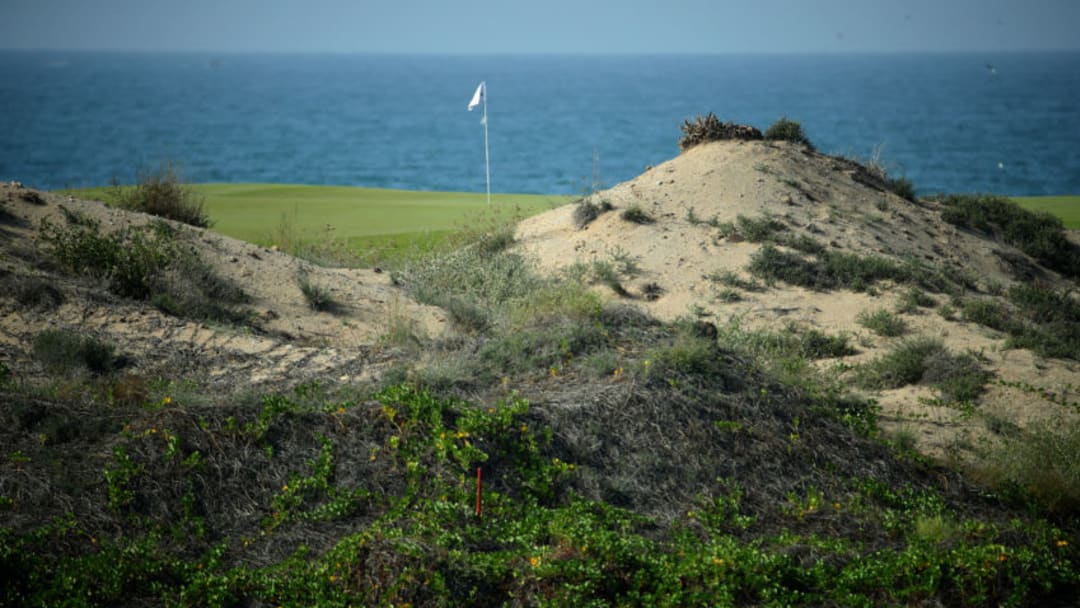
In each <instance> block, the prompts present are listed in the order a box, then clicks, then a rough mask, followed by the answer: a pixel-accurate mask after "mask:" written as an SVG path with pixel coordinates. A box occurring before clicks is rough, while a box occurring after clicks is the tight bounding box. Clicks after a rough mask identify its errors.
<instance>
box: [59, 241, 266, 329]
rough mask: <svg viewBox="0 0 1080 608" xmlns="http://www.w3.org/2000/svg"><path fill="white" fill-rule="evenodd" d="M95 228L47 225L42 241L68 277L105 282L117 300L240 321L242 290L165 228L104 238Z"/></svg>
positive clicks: (186, 314)
mask: <svg viewBox="0 0 1080 608" xmlns="http://www.w3.org/2000/svg"><path fill="white" fill-rule="evenodd" d="M99 230H100V228H99V227H98V226H97V224H93V225H90V226H86V225H69V226H66V227H63V228H61V227H58V226H54V225H53V224H51V223H49V222H48V221H47V220H46V221H43V222H42V225H41V231H40V234H41V238H42V240H43V241H44V242H45V244H46V245H47V247H48V248H49V249H50V252H51V254H52V256H53V258H54V259H55V260H56V261H57V263H58V264H59V265H60V266H61V267H62V268H64V269H65V270H67V271H68V272H70V273H72V274H76V275H85V276H90V277H93V278H98V279H103V280H105V281H106V283H107V286H108V289H109V291H111V292H113V293H115V294H116V295H119V296H123V297H127V298H133V299H137V300H146V301H150V302H151V303H153V304H154V305H155V306H157V307H158V308H160V309H161V310H164V311H165V312H168V313H169V314H173V315H176V316H181V317H188V318H194V319H205V320H220V321H227V322H242V321H245V320H246V319H247V318H248V314H247V312H246V311H243V310H237V309H235V308H233V307H234V306H235V305H239V304H243V303H246V302H247V299H248V298H247V295H246V294H245V293H244V292H243V290H241V289H240V288H239V287H237V286H235V285H234V284H232V283H231V282H230V281H228V280H226V279H224V278H223V277H221V276H220V275H218V274H217V273H216V272H214V270H213V269H212V268H210V267H209V266H208V265H207V264H206V263H205V262H204V261H203V260H202V259H201V258H200V257H199V256H198V254H197V253H196V251H195V250H194V249H192V248H189V247H183V246H181V245H180V242H179V241H178V240H177V233H176V232H175V231H173V230H172V229H171V228H170V227H169V226H168V225H166V224H165V223H163V222H161V223H157V224H153V225H151V226H146V227H128V228H124V229H122V230H119V231H117V232H114V233H111V234H102V233H101V232H100V231H99Z"/></svg>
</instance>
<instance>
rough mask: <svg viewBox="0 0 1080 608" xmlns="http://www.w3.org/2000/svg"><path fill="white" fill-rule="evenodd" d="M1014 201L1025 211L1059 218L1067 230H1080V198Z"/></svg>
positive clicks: (1054, 197)
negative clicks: (1048, 214) (1029, 210)
mask: <svg viewBox="0 0 1080 608" xmlns="http://www.w3.org/2000/svg"><path fill="white" fill-rule="evenodd" d="M1012 199H1013V200H1014V201H1016V202H1017V203H1019V204H1020V206H1021V207H1023V208H1025V209H1031V210H1032V211H1045V212H1047V213H1050V214H1051V215H1056V216H1058V217H1059V218H1061V221H1062V222H1063V223H1064V224H1065V227H1066V228H1071V229H1072V230H1080V196H1014V197H1012Z"/></svg>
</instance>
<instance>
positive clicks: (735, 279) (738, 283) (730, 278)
mask: <svg viewBox="0 0 1080 608" xmlns="http://www.w3.org/2000/svg"><path fill="white" fill-rule="evenodd" d="M705 278H707V279H708V280H710V281H714V282H716V283H719V284H721V285H726V286H727V287H732V288H735V289H742V290H743V291H764V290H765V286H764V285H762V284H761V283H758V282H757V281H754V280H752V279H751V280H747V279H744V278H742V277H740V276H739V274H738V273H736V272H734V271H732V270H718V271H716V272H714V273H712V274H710V275H708V276H706V277H705Z"/></svg>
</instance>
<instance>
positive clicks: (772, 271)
mask: <svg viewBox="0 0 1080 608" xmlns="http://www.w3.org/2000/svg"><path fill="white" fill-rule="evenodd" d="M746 270H747V271H748V272H750V274H752V275H754V276H757V277H760V278H762V279H765V280H766V281H783V282H785V283H790V284H792V285H799V286H801V287H807V288H810V289H816V290H828V289H838V288H846V289H852V290H855V291H865V290H867V289H869V288H870V287H871V286H872V285H873V284H874V283H876V282H877V281H881V280H893V281H898V282H899V281H905V280H912V279H914V278H915V277H913V275H912V274H911V271H910V270H908V269H907V268H906V267H904V266H900V265H898V264H896V263H895V262H892V261H890V260H888V259H886V258H883V257H879V256H872V255H871V256H864V257H860V256H857V255H854V254H850V253H843V252H838V251H823V252H821V253H820V254H819V255H818V256H817V257H816V258H806V257H803V256H802V255H798V254H795V253H790V252H786V251H781V250H779V249H777V248H776V247H774V246H773V245H771V244H766V245H764V246H762V247H761V249H759V250H758V251H756V252H754V254H753V255H752V256H751V258H750V265H749V266H747V267H746Z"/></svg>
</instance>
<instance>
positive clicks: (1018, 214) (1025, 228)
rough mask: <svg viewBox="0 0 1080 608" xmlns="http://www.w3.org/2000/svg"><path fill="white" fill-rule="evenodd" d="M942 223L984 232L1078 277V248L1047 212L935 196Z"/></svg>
mask: <svg viewBox="0 0 1080 608" xmlns="http://www.w3.org/2000/svg"><path fill="white" fill-rule="evenodd" d="M937 200H939V201H940V202H941V203H942V205H943V209H942V211H941V218H942V219H943V220H945V221H946V222H948V223H950V224H953V225H956V226H961V227H965V228H970V229H972V230H977V231H979V232H983V233H987V234H990V235H992V236H994V237H995V238H998V239H1000V240H1002V241H1004V242H1006V243H1008V244H1010V245H1012V246H1014V247H1016V248H1018V249H1020V250H1021V251H1023V252H1024V253H1026V254H1028V255H1029V256H1031V257H1033V258H1035V259H1036V260H1038V262H1039V263H1040V264H1042V265H1044V266H1046V267H1047V268H1050V269H1052V270H1056V271H1057V272H1060V273H1061V274H1064V275H1066V276H1069V277H1080V246H1078V245H1076V244H1074V243H1072V242H1071V241H1069V239H1068V237H1066V236H1065V229H1064V226H1063V224H1062V223H1061V220H1060V219H1059V218H1057V217H1055V216H1053V215H1051V214H1049V213H1045V212H1037V211H1028V210H1027V209H1024V208H1023V207H1021V206H1019V205H1017V204H1016V203H1014V202H1013V201H1011V200H1009V199H1007V198H1004V197H1000V196H992V195H949V196H944V197H939V198H938V199H937Z"/></svg>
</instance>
